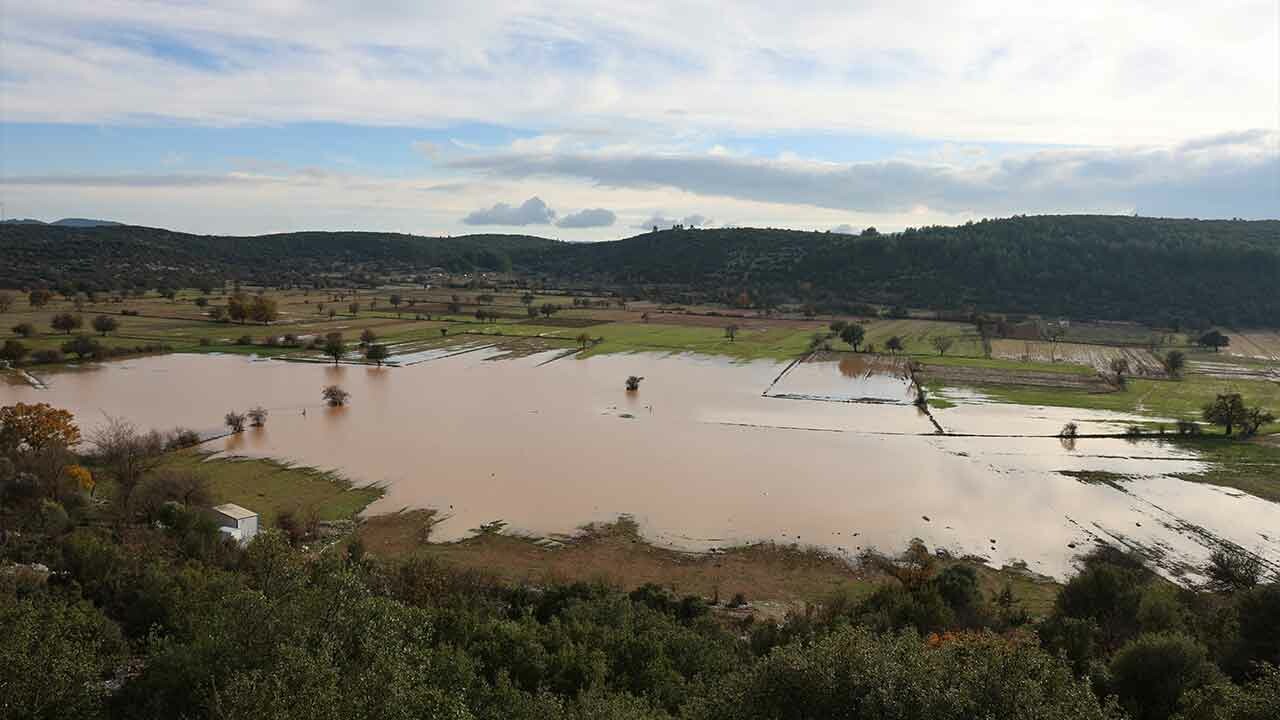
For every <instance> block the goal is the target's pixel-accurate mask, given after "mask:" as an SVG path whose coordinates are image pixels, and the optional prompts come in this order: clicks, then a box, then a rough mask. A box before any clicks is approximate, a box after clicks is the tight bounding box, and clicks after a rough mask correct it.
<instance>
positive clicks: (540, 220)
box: [462, 196, 556, 225]
mask: <svg viewBox="0 0 1280 720" xmlns="http://www.w3.org/2000/svg"><path fill="white" fill-rule="evenodd" d="M555 219H556V211H555V210H552V209H551V208H549V207H547V204H546V203H544V202H542V199H541V198H539V197H536V196H535V197H531V198H529V199H528V200H525V201H524V202H523V203H521V204H520V206H519V207H513V206H511V205H508V204H506V203H502V202H500V203H498V204H496V205H494V206H493V207H491V208H487V209H480V210H475V211H472V212H471V213H470V214H469V215H467V216H466V217H464V218H462V222H463V224H466V225H547V224H550V223H551V221H552V220H555Z"/></svg>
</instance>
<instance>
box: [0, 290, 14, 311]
mask: <svg viewBox="0 0 1280 720" xmlns="http://www.w3.org/2000/svg"><path fill="white" fill-rule="evenodd" d="M11 307H13V293H10V292H0V313H6V312H9V308H11Z"/></svg>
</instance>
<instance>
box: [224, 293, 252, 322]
mask: <svg viewBox="0 0 1280 720" xmlns="http://www.w3.org/2000/svg"><path fill="white" fill-rule="evenodd" d="M227 317H229V318H231V319H232V320H233V321H234V322H238V323H241V324H243V323H244V321H245V320H248V319H249V299H248V298H246V297H245V296H244V295H242V294H240V293H236V294H234V295H232V296H231V297H229V298H227Z"/></svg>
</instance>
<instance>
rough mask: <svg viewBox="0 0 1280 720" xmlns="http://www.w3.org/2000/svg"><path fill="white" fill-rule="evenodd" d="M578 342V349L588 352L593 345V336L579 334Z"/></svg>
mask: <svg viewBox="0 0 1280 720" xmlns="http://www.w3.org/2000/svg"><path fill="white" fill-rule="evenodd" d="M577 340H578V347H579V348H580V349H582V350H586V349H587V346H588V345H590V344H591V336H590V335H588V334H586V333H578V337H577Z"/></svg>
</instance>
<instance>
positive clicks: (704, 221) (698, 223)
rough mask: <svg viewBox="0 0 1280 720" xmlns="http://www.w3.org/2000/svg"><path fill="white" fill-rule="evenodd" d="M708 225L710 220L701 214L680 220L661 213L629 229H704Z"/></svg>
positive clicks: (694, 214)
mask: <svg viewBox="0 0 1280 720" xmlns="http://www.w3.org/2000/svg"><path fill="white" fill-rule="evenodd" d="M710 224H711V218H709V217H707V216H705V215H702V214H701V213H693V214H692V215H686V216H684V219H682V220H677V219H675V218H669V217H667V216H665V215H663V214H662V213H654V214H652V215H650V216H649V217H648V218H646V219H644V220H641V221H640V222H638V223H636V224H635V225H632V226H631V227H633V228H637V229H640V230H652V229H653V228H655V227H656V228H658V229H659V230H664V229H666V228H669V227H673V226H675V225H684V226H685V227H706V226H708V225H710Z"/></svg>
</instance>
